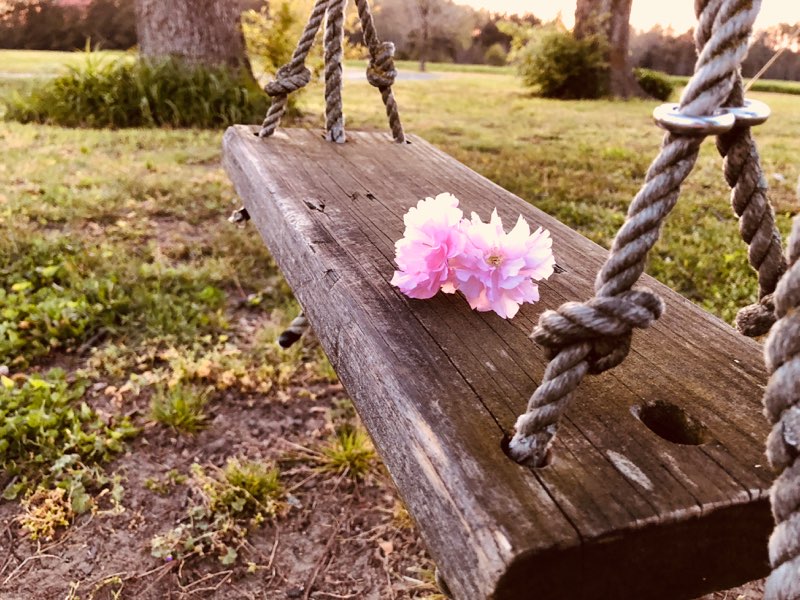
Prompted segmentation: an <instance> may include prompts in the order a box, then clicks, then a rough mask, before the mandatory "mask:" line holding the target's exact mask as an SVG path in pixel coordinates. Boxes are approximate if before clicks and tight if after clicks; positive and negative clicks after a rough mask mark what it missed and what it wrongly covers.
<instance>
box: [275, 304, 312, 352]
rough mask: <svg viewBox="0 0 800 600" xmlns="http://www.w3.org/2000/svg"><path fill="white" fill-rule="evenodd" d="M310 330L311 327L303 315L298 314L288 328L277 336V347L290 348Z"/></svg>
mask: <svg viewBox="0 0 800 600" xmlns="http://www.w3.org/2000/svg"><path fill="white" fill-rule="evenodd" d="M310 329H311V325H310V324H309V322H308V319H307V318H306V315H305V313H302V312H301V313H300V314H299V315H297V316H296V317H295V318H294V319H292V322H291V323H289V326H288V327H287V328H286V329H284V330H283V332H281V334H280V335H279V336H278V345H279V346H280V347H281V348H290V347H291V346H293V345H294V344H295V342H297V341H298V340H299V339H300V338H301V337H303V335H305V333H306V332H307V331H309V330H310Z"/></svg>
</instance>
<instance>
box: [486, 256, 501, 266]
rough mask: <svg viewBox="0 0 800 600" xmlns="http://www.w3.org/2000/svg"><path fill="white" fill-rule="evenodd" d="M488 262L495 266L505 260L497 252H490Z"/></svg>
mask: <svg viewBox="0 0 800 600" xmlns="http://www.w3.org/2000/svg"><path fill="white" fill-rule="evenodd" d="M486 262H487V263H489V264H490V265H492V266H493V267H499V266H500V263H501V262H503V257H502V256H498V255H497V254H490V255H489V256H488V257H487V258H486Z"/></svg>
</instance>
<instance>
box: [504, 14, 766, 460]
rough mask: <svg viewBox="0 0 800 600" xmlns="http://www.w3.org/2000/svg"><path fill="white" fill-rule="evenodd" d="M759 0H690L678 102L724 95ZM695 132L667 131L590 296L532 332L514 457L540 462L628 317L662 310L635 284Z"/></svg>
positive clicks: (696, 141) (619, 343)
mask: <svg viewBox="0 0 800 600" xmlns="http://www.w3.org/2000/svg"><path fill="white" fill-rule="evenodd" d="M760 5H761V3H760V0H697V1H696V3H695V8H696V12H697V15H698V20H699V23H698V33H697V34H696V35H697V36H698V39H704V40H705V43H704V44H703V46H702V51H701V52H700V53H699V56H698V59H697V63H696V65H695V74H694V76H693V77H692V79H691V80H690V81H689V83H688V85H687V86H686V88H685V89H684V91H683V96H682V98H681V103H680V108H679V112H680V113H681V114H684V115H689V116H702V115H710V114H714V113H715V111H717V110H718V109H719V108H720V107H721V106H722V105H723V103H724V102H725V101H726V100H727V99H728V98H729V96H730V94H731V92H732V90H733V87H734V83H735V76H736V74H737V73H738V68H739V65H740V64H741V61H742V59H743V58H744V56H745V54H746V52H747V42H748V38H749V36H750V32H751V31H752V27H753V22H754V21H755V18H756V15H757V14H758V10H759V8H760ZM702 141H703V138H702V137H700V136H679V135H675V134H672V133H668V134H667V135H665V136H664V141H663V143H662V147H661V152H660V154H659V155H658V157H656V159H655V161H654V162H653V164H652V165H651V166H650V168H649V170H648V172H647V176H646V178H645V184H644V186H643V187H642V188H641V189H640V190H639V193H638V194H637V195H636V197H635V198H634V199H633V201H632V202H631V205H630V207H629V208H628V215H627V218H626V221H625V223H624V224H623V226H622V227H621V229H620V231H619V232H618V233H617V236H616V238H615V239H614V243H613V245H612V247H611V253H610V254H609V256H608V259H607V260H606V263H605V265H604V266H603V268H602V269H601V271H600V273H599V274H598V276H597V279H596V281H595V297H594V298H593V299H592V300H590V301H588V302H585V303H575V302H568V303H566V304H563V305H562V306H561V307H559V309H558V311H546V312H545V313H544V314H543V315H542V316H541V318H540V320H539V326H538V327H537V328H536V330H535V331H534V333H533V338H534V340H536V341H537V342H538V343H540V344H542V345H543V346H545V348H546V349H547V351H548V355H549V356H550V357H551V361H550V363H549V365H548V366H547V369H546V370H545V373H544V378H543V380H542V383H541V384H540V385H539V387H538V388H537V389H536V391H535V392H534V394H533V396H531V398H530V400H529V401H528V408H527V412H525V413H524V414H523V415H521V416H520V417H519V418H518V419H517V423H516V432H515V434H514V437H513V439H512V440H511V443H510V444H509V453H510V454H511V456H512V457H513V458H514V459H515V460H517V461H518V462H521V463H524V464H528V465H531V466H542V465H543V464H544V463H545V462H546V460H547V453H548V448H549V445H550V443H551V442H552V439H553V436H554V435H555V432H556V428H557V424H558V421H559V419H560V417H561V415H562V414H563V413H564V411H565V410H566V408H567V406H568V405H569V402H570V400H571V399H572V396H573V394H574V392H575V390H576V388H577V387H578V385H579V384H580V382H581V380H582V379H583V378H584V376H585V375H586V373H588V372H592V373H599V372H602V371H605V370H607V369H610V368H612V367H614V366H616V365H618V364H619V363H620V362H622V360H623V359H624V358H625V356H626V355H627V353H628V350H629V348H630V343H631V335H632V332H633V328H634V327H639V328H645V327H648V326H650V325H651V324H652V322H653V321H654V320H655V319H657V318H658V317H659V316H660V315H661V312H662V311H663V303H662V301H661V299H660V298H658V297H657V296H655V295H654V294H653V293H652V292H650V291H649V290H644V289H640V290H633V289H632V287H633V285H634V284H635V283H636V282H637V280H638V279H639V276H640V275H641V274H642V273H643V271H644V267H645V261H646V258H647V253H648V252H649V250H650V248H652V247H653V245H654V244H655V243H656V241H657V239H658V236H659V232H660V229H661V224H662V222H663V221H664V219H665V218H666V216H667V215H668V214H669V212H670V211H671V210H672V208H673V207H674V206H675V203H676V202H677V200H678V194H679V192H680V186H681V184H682V182H683V181H684V180H685V179H686V177H687V176H688V175H689V173H690V172H691V170H692V167H693V166H694V164H695V162H696V160H697V155H698V151H699V148H700V144H701V143H702Z"/></svg>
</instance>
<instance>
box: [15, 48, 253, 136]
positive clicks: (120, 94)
mask: <svg viewBox="0 0 800 600" xmlns="http://www.w3.org/2000/svg"><path fill="white" fill-rule="evenodd" d="M6 105H7V106H6V113H5V118H6V119H9V120H14V121H20V122H22V123H30V122H34V123H47V124H52V125H62V126H66V127H98V128H99V127H111V128H119V127H207V128H216V127H222V126H225V125H229V124H232V123H235V122H239V123H250V122H253V123H254V122H257V121H259V120H260V119H261V118H263V116H264V113H265V111H266V110H267V108H268V106H269V99H268V98H267V96H266V95H265V94H264V92H263V91H261V90H260V89H259V87H258V84H257V83H256V81H255V80H254V79H253V77H252V75H251V74H250V73H249V72H247V71H246V70H242V71H239V72H236V71H233V70H231V69H228V68H226V67H210V66H204V65H196V64H189V63H186V62H184V61H182V60H180V59H177V58H165V59H158V60H153V59H147V60H145V59H136V58H134V57H132V56H127V57H123V58H100V57H98V56H96V55H94V54H92V53H91V52H87V53H86V60H85V61H84V62H83V63H82V64H79V65H77V66H70V67H69V68H68V71H67V72H66V73H65V74H64V75H61V76H59V77H56V78H54V79H51V80H49V81H43V82H41V83H38V84H37V85H35V86H33V87H32V88H31V89H30V90H28V91H23V92H21V93H16V94H14V95H12V96H11V97H10V98H9V99H7V100H6Z"/></svg>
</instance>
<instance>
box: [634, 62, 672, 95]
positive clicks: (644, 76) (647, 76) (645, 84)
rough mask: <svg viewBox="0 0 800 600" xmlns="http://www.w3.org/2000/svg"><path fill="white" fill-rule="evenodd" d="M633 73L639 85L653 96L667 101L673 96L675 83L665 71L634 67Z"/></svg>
mask: <svg viewBox="0 0 800 600" xmlns="http://www.w3.org/2000/svg"><path fill="white" fill-rule="evenodd" d="M633 75H634V77H636V81H637V82H638V83H639V87H641V88H642V89H643V90H644V91H645V92H646V93H647V94H648V95H650V96H652V97H653V98H656V99H657V100H662V101H664V102H666V101H667V100H669V98H670V96H672V91H673V90H674V89H675V85H674V84H673V83H672V81H671V80H670V78H669V76H668V75H666V74H665V73H661V72H659V71H653V70H651V69H634V70H633Z"/></svg>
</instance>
